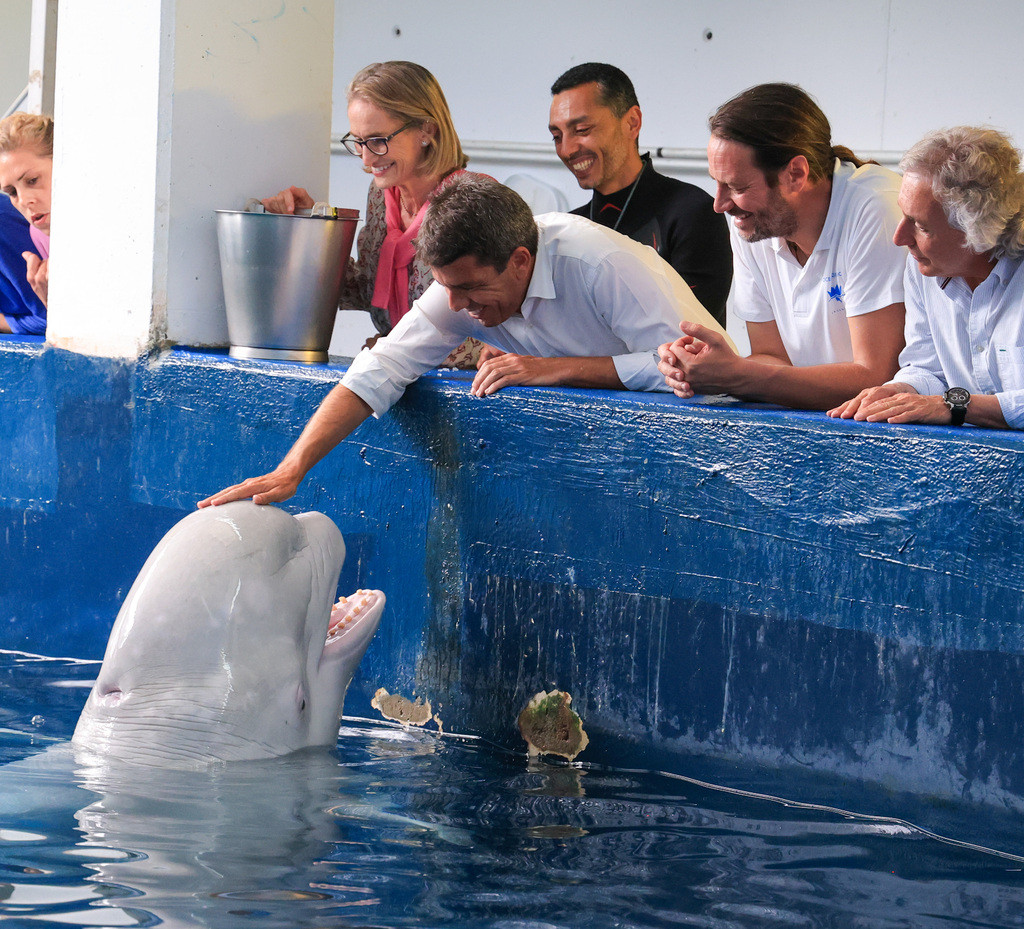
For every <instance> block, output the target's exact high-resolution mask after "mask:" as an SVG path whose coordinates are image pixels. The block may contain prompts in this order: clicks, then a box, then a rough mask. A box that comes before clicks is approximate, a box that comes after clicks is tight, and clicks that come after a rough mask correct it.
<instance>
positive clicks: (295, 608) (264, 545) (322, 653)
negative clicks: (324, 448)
mask: <svg viewBox="0 0 1024 929" xmlns="http://www.w3.org/2000/svg"><path fill="white" fill-rule="evenodd" d="M344 558H345V543H344V541H343V539H342V536H341V532H340V531H339V530H338V528H337V526H335V524H334V523H333V522H332V521H331V520H330V519H329V518H328V517H326V516H324V515H323V514H322V513H302V514H300V515H299V516H292V515H290V514H288V513H286V512H284V511H283V510H280V509H277V508H275V507H271V506H257V505H256V504H254V503H251V502H249V501H239V502H236V503H229V504H226V505H223V506H218V507H208V508H206V509H202V510H197V511H195V512H193V513H191V514H190V515H188V516H186V517H185V518H184V519H182V520H181V521H180V522H178V523H177V524H176V525H175V526H173V527H172V528H171V530H170V531H169V532H168V533H167V534H166V535H165V536H164V537H163V539H162V540H161V541H160V542H159V544H158V545H157V546H156V548H155V549H154V550H153V552H152V554H151V555H150V556H149V558H148V559H147V561H146V563H145V564H144V565H143V567H142V570H141V572H140V573H139V576H138V578H137V579H136V581H135V583H134V584H133V585H132V587H131V590H130V591H129V592H128V596H127V597H126V598H125V601H124V603H123V605H122V607H121V609H120V611H119V613H118V615H117V619H116V620H115V622H114V626H113V628H112V630H111V633H110V638H109V640H108V643H107V649H106V654H105V655H104V658H103V664H102V667H101V668H100V672H99V675H98V676H97V678H96V681H95V684H94V685H93V688H92V691H91V693H90V694H89V698H88V700H87V702H86V704H85V708H84V709H83V710H82V714H81V716H80V718H79V720H78V725H77V727H76V728H75V733H74V736H73V737H72V745H73V747H74V749H75V751H76V755H77V754H80V753H82V752H85V753H86V754H87V755H92V756H95V757H96V758H100V759H104V760H110V759H120V760H122V761H125V762H129V763H133V764H143V765H158V766H162V767H169V768H196V767H202V766H205V765H209V764H211V763H216V762H226V761H236V760H255V759H262V758H273V757H277V756H280V755H285V754H288V753H290V752H294V751H298V750H300V749H303V748H309V747H312V746H321V745H333V744H334V743H335V742H336V741H337V738H338V727H339V723H340V719H341V714H342V706H343V703H344V699H345V692H346V690H347V689H348V686H349V683H350V682H351V680H352V676H353V674H354V673H355V671H356V668H357V667H358V665H359V662H360V661H361V660H362V657H363V655H364V653H365V652H366V649H367V647H368V646H369V644H370V640H371V639H372V638H373V635H374V633H375V632H376V630H377V626H378V624H379V622H380V617H381V612H382V611H383V608H384V602H385V598H384V594H383V593H381V592H380V591H379V590H363V591H359V592H357V593H356V594H354V595H352V596H351V597H343V598H341V599H340V600H339V601H338V602H337V603H336V604H335V594H336V592H337V586H338V576H339V574H340V572H341V566H342V562H343V561H344Z"/></svg>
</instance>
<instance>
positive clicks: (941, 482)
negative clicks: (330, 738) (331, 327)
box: [0, 340, 1024, 808]
mask: <svg viewBox="0 0 1024 929" xmlns="http://www.w3.org/2000/svg"><path fill="white" fill-rule="evenodd" d="M340 370H341V369H340V368H338V367H337V366H312V367H304V366H299V365H286V364H274V363H265V362H243V361H236V360H234V359H229V358H227V357H225V356H218V355H210V354H196V353H190V352H187V351H172V352H169V353H165V354H163V355H160V356H158V357H154V358H152V359H148V360H144V361H140V362H139V363H138V364H137V365H136V364H124V363H117V362H109V361H101V360H97V359H88V358H83V357H81V356H77V355H71V354H69V353H65V352H60V351H55V350H52V349H48V348H45V347H44V346H43V345H42V344H40V343H34V342H25V341H15V340H7V341H3V340H0V384H2V385H3V386H2V388H0V442H2V446H0V447H2V448H4V449H5V450H8V457H9V459H10V461H11V466H10V467H9V468H8V469H7V471H6V473H2V474H0V528H2V530H3V532H4V538H5V543H6V551H7V553H8V558H7V564H6V569H5V571H4V572H3V575H2V577H0V619H2V623H0V629H2V632H0V646H2V647H6V648H17V649H25V650H30V651H37V652H42V653H44V654H60V655H66V654H69V653H71V654H75V655H82V656H92V657H98V656H99V655H100V654H102V650H103V647H104V644H105V641H106V635H107V631H108V629H109V627H110V624H111V622H112V621H113V617H114V615H115V614H116V611H117V607H118V604H119V600H120V598H121V597H122V596H123V594H124V593H125V592H126V591H127V588H128V586H129V585H130V584H131V582H132V580H133V579H134V577H135V573H136V572H137V570H138V568H139V567H140V566H141V564H142V562H143V561H144V560H145V558H146V556H147V555H148V553H149V551H150V549H151V548H152V547H153V545H155V544H156V542H157V541H158V539H159V538H160V536H161V535H162V534H163V533H164V532H165V531H166V529H167V528H168V527H169V526H170V525H172V524H173V523H174V522H175V521H176V520H177V519H178V518H180V516H181V515H183V514H184V513H185V512H187V511H188V510H190V509H191V508H192V507H193V506H194V504H195V501H196V500H198V499H199V498H201V497H203V496H206V495H207V494H208V493H210V492H212V491H213V490H216V489H218V488H219V487H221V486H223V485H225V484H227V483H230V482H233V481H234V480H236V479H237V478H239V477H241V476H244V475H246V474H250V473H256V472H259V471H262V470H266V469H267V468H269V467H271V466H272V465H273V464H274V463H276V461H277V460H278V459H279V458H280V456H281V455H283V454H284V452H285V451H286V450H287V448H288V447H289V446H290V444H291V443H292V441H294V438H295V437H296V436H297V435H298V433H299V431H300V430H301V428H302V425H303V424H304V423H305V421H306V419H307V418H308V415H309V413H310V412H311V410H312V409H313V408H314V407H315V405H316V404H317V403H318V402H319V400H320V399H321V398H322V397H323V396H324V395H325V394H326V393H327V391H328V390H329V389H330V387H331V386H332V385H333V384H334V383H335V382H336V381H337V379H338V376H339V373H340ZM1022 441H1024V437H1022V436H1020V435H1017V434H1012V433H1001V432H992V431H985V430H977V429H963V430H951V429H942V428H931V427H895V426H888V425H863V424H853V423H846V422H833V421H831V420H829V419H828V418H827V417H825V416H823V415H820V414H810V413H797V412H790V411H783V410H774V409H769V408H765V407H757V408H755V407H751V406H745V405H742V404H736V403H731V402H722V403H713V402H694V403H683V402H680V401H677V400H676V399H675V398H673V397H671V396H662V395H637V394H626V393H610V392H599V391H575V390H566V389H541V388H523V389H514V390H508V391H503V392H501V393H500V394H498V395H497V396H495V397H492V398H488V399H485V400H481V399H475V398H473V397H471V396H469V393H468V376H467V375H462V374H448V375H442V374H431V375H428V376H427V377H425V378H424V379H422V380H421V382H420V383H419V384H417V385H415V386H414V387H413V388H412V389H410V391H409V392H408V394H407V395H406V397H405V398H404V399H403V400H402V401H401V402H400V403H399V404H398V405H397V406H396V407H395V409H394V410H392V411H391V413H389V414H388V415H387V416H386V417H384V418H383V419H382V420H380V421H374V420H371V421H369V422H367V423H365V424H364V425H363V426H361V427H360V428H359V430H357V432H356V433H355V434H354V435H353V436H352V437H351V438H350V439H349V440H348V441H346V442H344V443H342V445H341V446H339V448H338V449H336V450H335V451H334V452H333V453H332V454H331V455H330V456H328V458H326V459H325V460H324V461H323V462H321V464H320V465H318V466H317V467H316V468H315V469H314V470H313V471H312V472H311V474H310V477H309V478H308V479H307V481H306V483H305V484H304V485H303V487H302V488H301V490H300V492H299V495H298V496H297V497H296V498H295V499H294V500H293V501H291V502H290V503H289V505H288V508H289V509H291V510H293V511H295V512H298V511H301V510H304V509H319V510H321V511H323V512H325V513H327V514H328V515H330V516H331V517H332V518H333V519H334V520H335V521H336V522H337V524H338V525H339V527H340V528H341V530H342V532H343V533H344V535H345V538H346V542H347V544H348V548H349V556H348V560H347V562H346V566H345V568H344V571H343V574H342V580H341V588H342V589H343V590H346V589H352V588H354V587H356V586H375V587H380V588H382V589H383V590H385V591H386V592H387V594H388V596H389V606H388V609H387V613H386V615H385V621H384V623H383V624H382V627H381V630H380V632H379V633H378V636H377V638H376V640H375V642H374V644H373V645H372V646H371V649H370V651H369V652H368V654H367V658H366V660H365V661H364V664H363V668H362V676H361V678H360V679H359V680H357V682H356V683H355V684H354V685H353V690H352V692H351V693H350V698H349V703H348V704H347V707H348V709H349V711H352V710H356V711H362V712H370V711H369V710H368V696H369V695H370V694H372V692H373V690H374V689H375V688H376V687H377V686H384V687H386V688H387V689H388V690H390V691H391V692H398V693H403V694H405V695H406V696H413V695H417V694H418V695H423V696H426V697H429V698H430V699H431V701H432V702H433V704H434V706H435V709H436V710H437V712H438V713H439V715H440V716H441V718H442V720H443V721H444V723H445V726H446V728H449V729H454V730H456V731H462V732H474V733H478V734H482V735H485V736H487V737H488V738H491V739H493V740H495V741H498V742H501V743H505V744H509V745H517V744H521V743H520V742H519V738H518V734H517V733H516V730H515V716H516V714H517V712H518V710H519V709H520V708H521V707H522V706H523V705H524V704H525V703H526V701H527V699H528V698H529V697H530V696H531V695H532V694H533V693H535V692H536V691H537V690H540V689H542V688H550V687H553V686H558V687H561V688H563V689H566V690H569V691H570V692H571V693H572V694H573V697H574V706H575V707H576V708H578V710H579V711H580V713H581V715H582V716H583V717H584V720H585V722H586V725H587V728H588V731H589V732H590V733H591V735H592V737H593V739H594V742H593V745H592V747H591V748H590V749H588V750H587V751H588V755H587V757H590V758H592V759H594V760H600V759H602V758H607V759H612V758H614V757H619V758H621V757H629V758H630V759H631V760H633V761H635V762H639V761H640V760H641V759H644V758H647V759H653V758H658V759H660V760H659V763H660V764H662V765H664V763H665V762H664V759H665V758H669V759H671V758H672V757H679V756H683V755H686V754H688V753H699V754H700V755H703V756H713V757H717V758H724V759H729V758H736V759H746V760H751V761H754V762H757V763H763V764H767V765H772V766H776V765H795V766H800V767H803V768H806V767H810V768H814V769H817V770H822V771H829V772H834V773H836V774H840V775H843V776H853V777H860V778H865V779H868V780H871V781H877V782H881V783H885V784H888V785H890V786H894V787H899V788H906V789H910V790H915V791H920V792H926V793H929V794H936V795H939V796H965V797H968V798H971V799H980V800H985V801H987V802H997V803H1006V804H1008V805H1010V806H1013V807H1017V808H1020V807H1024V800H1022V799H1020V798H1022V797H1024V753H1022V751H1021V749H1020V746H1021V745H1022V737H1024V732H1022V728H1024V724H1022V722H1021V720H1022V719H1024V686H1022V679H1024V635H1022V628H1024V603H1022V598H1021V596H1020V590H1021V586H1022V581H1021V576H1020V570H1019V563H1020V553H1021V551H1022V534H1024V515H1022V514H1024V506H1022V500H1021V496H1022V491H1021V487H1022V486H1024V483H1022V480H1021V476H1022V467H1024V461H1022V456H1021V452H1022V450H1024V444H1022Z"/></svg>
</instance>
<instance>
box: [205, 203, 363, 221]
mask: <svg viewBox="0 0 1024 929" xmlns="http://www.w3.org/2000/svg"><path fill="white" fill-rule="evenodd" d="M214 213H217V214H219V215H222V216H259V217H266V216H277V217H280V218H281V219H327V220H331V221H337V220H350V219H355V220H358V219H359V210H353V209H348V208H347V207H341V206H339V207H335V214H334V215H333V216H319V215H317V216H302V215H298V216H297V215H295V214H294V213H250V212H248V211H247V210H214Z"/></svg>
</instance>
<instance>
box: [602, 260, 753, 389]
mask: <svg viewBox="0 0 1024 929" xmlns="http://www.w3.org/2000/svg"><path fill="white" fill-rule="evenodd" d="M666 269H667V266H665V265H664V262H663V261H662V259H661V258H660V257H658V255H657V253H656V252H653V250H652V255H651V256H647V255H644V254H643V253H641V254H639V255H638V254H636V253H635V252H624V251H619V252H612V253H611V254H609V255H607V256H606V257H605V259H604V260H603V261H601V262H599V263H598V264H596V265H594V267H593V268H592V269H591V271H592V275H593V277H592V280H590V281H589V282H588V287H589V289H590V292H591V293H592V294H593V295H594V300H595V304H596V307H597V311H598V313H599V314H600V315H601V316H602V317H603V318H604V320H605V322H606V324H607V325H608V328H609V329H610V330H611V331H612V332H613V333H614V334H615V335H616V336H617V337H618V338H619V339H621V341H622V342H623V344H624V346H625V348H626V349H627V351H625V352H618V353H612V354H611V359H612V364H614V366H615V372H616V374H618V376H619V380H620V381H622V385H623V386H624V387H626V388H627V389H628V390H651V391H669V390H671V388H670V387H669V386H668V385H667V384H666V383H665V377H664V375H662V373H661V372H660V371H659V370H658V346H660V345H662V344H664V343H665V342H671V341H673V340H675V339H677V338H679V335H680V332H679V322H680V320H683V319H685V320H688V321H690V322H696V323H700V324H701V325H703V326H706V327H708V328H709V329H712V330H714V331H715V332H717V333H718V334H720V335H721V336H722V337H724V338H725V339H726V341H727V342H728V343H729V344H730V346H732V347H733V348H735V346H733V345H732V340H731V339H730V338H729V336H728V335H727V334H726V333H725V331H724V330H723V329H722V327H721V326H720V325H719V323H718V322H717V321H716V320H715V319H714V317H712V316H711V314H710V313H709V312H708V311H707V309H705V307H704V306H703V305H702V304H701V303H700V301H699V300H697V298H696V297H695V296H694V295H693V291H692V290H691V289H690V287H689V285H688V284H687V283H686V282H685V281H683V279H682V278H681V277H679V275H678V274H676V273H674V272H673V271H672V270H671V269H667V270H668V272H669V273H666Z"/></svg>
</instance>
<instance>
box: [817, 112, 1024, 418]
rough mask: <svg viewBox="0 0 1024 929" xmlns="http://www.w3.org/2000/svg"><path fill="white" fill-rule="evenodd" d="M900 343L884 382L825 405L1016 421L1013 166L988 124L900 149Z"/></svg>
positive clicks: (1021, 201)
mask: <svg viewBox="0 0 1024 929" xmlns="http://www.w3.org/2000/svg"><path fill="white" fill-rule="evenodd" d="M900 167H901V168H902V169H903V172H904V174H903V184H902V187H901V189H900V208H901V209H902V211H903V221H902V222H901V223H900V225H899V228H898V229H897V230H896V237H895V241H896V243H897V244H899V245H906V246H907V247H908V248H909V250H910V257H911V258H912V259H913V261H908V262H907V269H906V296H907V330H906V337H907V347H906V348H905V349H904V351H903V353H902V354H901V355H900V369H899V371H898V372H897V373H896V375H895V377H894V378H893V379H892V381H890V382H889V383H887V384H883V385H882V386H880V387H873V388H870V389H867V390H863V391H861V392H860V393H859V394H858V395H857V396H856V397H854V398H853V399H852V400H850V401H848V402H847V403H844V404H842V405H841V406H838V407H836V408H835V409H833V410H830V411H829V415H831V416H839V417H843V418H844V419H850V418H853V419H859V420H867V421H869V422H890V423H936V424H943V425H954V426H960V425H962V424H963V423H965V422H968V423H973V424H974V425H977V426H988V427H990V428H996V429H1005V428H1007V427H1009V428H1011V429H1024V270H1022V265H1024V175H1022V174H1021V166H1020V152H1019V151H1018V150H1017V149H1016V148H1015V147H1014V146H1013V144H1012V143H1011V142H1010V140H1009V139H1008V138H1007V137H1006V136H1004V135H1002V134H1001V133H999V132H996V131H995V130H992V129H979V128H974V127H970V126H958V127H956V128H954V129H948V130H942V131H940V132H934V133H931V134H930V135H928V136H925V138H924V139H922V140H921V141H920V142H918V143H917V144H916V145H915V146H914V147H913V148H911V149H910V151H908V152H907V154H906V155H905V156H904V158H903V160H902V162H901V163H900Z"/></svg>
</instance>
